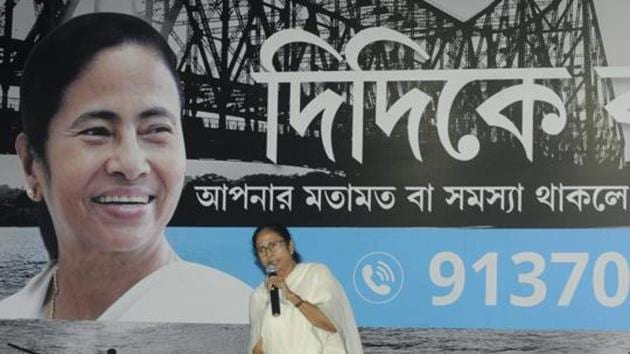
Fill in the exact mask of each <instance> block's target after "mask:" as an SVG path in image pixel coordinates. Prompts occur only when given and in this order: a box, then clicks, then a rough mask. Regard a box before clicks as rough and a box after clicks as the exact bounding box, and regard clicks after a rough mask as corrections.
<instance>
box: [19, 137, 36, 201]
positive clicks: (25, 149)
mask: <svg viewBox="0 0 630 354" xmlns="http://www.w3.org/2000/svg"><path fill="white" fill-rule="evenodd" d="M15 151H16V152H17V154H18V157H19V158H20V161H21V162H22V171H24V176H26V194H27V195H28V197H29V198H30V199H31V200H32V201H34V202H39V201H41V200H42V190H41V183H40V181H39V179H38V178H37V174H36V173H35V168H36V167H35V164H36V163H37V161H36V160H35V156H34V155H33V151H32V149H31V146H30V143H29V142H28V137H27V136H26V134H24V133H20V134H18V136H17V138H16V139H15Z"/></svg>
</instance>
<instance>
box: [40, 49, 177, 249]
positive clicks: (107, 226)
mask: <svg viewBox="0 0 630 354" xmlns="http://www.w3.org/2000/svg"><path fill="white" fill-rule="evenodd" d="M48 135H49V138H48V141H47V143H46V157H47V162H48V163H47V165H48V170H47V171H46V169H45V168H44V165H43V162H42V161H38V162H36V165H35V168H34V174H35V177H36V179H37V181H38V184H39V185H41V186H42V192H43V196H44V199H45V201H46V205H47V206H48V209H49V211H50V214H51V216H52V219H53V223H54V226H55V231H56V233H57V236H58V241H59V246H60V247H59V248H60V251H61V255H62V256H64V254H65V253H72V252H74V251H79V252H84V251H93V252H94V251H95V252H101V253H103V252H104V253H108V252H109V253H111V252H114V253H118V252H135V251H141V250H142V249H145V248H147V247H148V248H151V247H152V246H155V245H157V244H158V243H159V242H161V238H162V237H163V233H164V229H165V227H166V224H167V223H168V221H169V220H170V218H171V216H172V215H173V212H174V210H175V207H176V205H177V201H178V200H179V196H180V193H181V190H182V186H183V181H184V170H185V164H186V157H185V151H184V140H183V134H182V127H181V122H180V102H179V95H178V91H177V86H176V83H175V80H174V79H173V77H172V75H171V74H170V73H169V71H168V69H167V67H166V66H165V65H164V64H163V63H162V62H161V61H160V59H159V58H158V56H157V55H156V54H154V52H152V51H151V50H150V49H147V48H145V47H142V46H139V45H134V44H125V45H121V46H118V47H113V48H110V49H106V50H104V51H102V52H100V53H99V54H97V56H96V57H95V58H94V59H93V60H92V61H91V62H90V63H89V64H88V65H87V67H86V68H85V69H84V70H83V72H82V73H81V74H80V75H79V77H78V78H77V79H76V80H75V81H74V82H73V83H72V84H70V86H68V87H67V89H66V91H65V93H64V96H63V100H62V103H61V107H60V109H59V111H58V112H57V114H56V115H55V116H54V117H53V119H52V121H51V125H50V128H49V132H48Z"/></svg>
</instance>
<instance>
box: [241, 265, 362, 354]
mask: <svg viewBox="0 0 630 354" xmlns="http://www.w3.org/2000/svg"><path fill="white" fill-rule="evenodd" d="M286 283H287V286H288V287H289V289H291V291H293V292H295V293H296V294H298V295H299V296H300V297H302V299H304V300H306V301H308V302H310V303H311V304H313V305H315V306H317V307H318V308H319V309H320V310H321V311H322V312H323V313H324V314H325V315H326V317H328V319H329V320H330V321H331V322H332V323H333V324H334V325H335V328H336V329H337V332H336V333H331V332H328V331H325V330H323V329H319V328H317V327H315V326H313V325H312V324H311V323H310V322H309V321H308V320H307V319H306V317H304V315H303V314H302V313H301V312H300V310H299V309H298V308H295V306H293V304H292V303H290V302H288V300H286V299H284V298H283V296H282V295H281V296H280V299H281V300H280V304H281V305H280V316H278V317H274V316H272V315H271V310H270V304H269V292H268V291H267V290H266V289H265V287H264V282H263V283H262V284H261V285H260V286H259V287H258V288H256V290H254V293H253V294H252V296H251V299H250V314H249V315H250V339H249V347H248V348H249V352H248V353H251V352H252V349H253V347H254V345H255V344H256V342H257V341H258V339H259V338H262V341H263V351H264V353H265V354H270V353H272V354H283V353H300V354H320V353H326V354H336V353H347V354H361V353H363V349H362V347H361V340H360V338H359V332H358V330H357V326H356V323H355V320H354V315H353V314H352V309H351V307H350V303H349V302H348V299H347V298H346V294H345V292H344V291H343V288H342V287H341V285H340V284H339V282H338V281H337V280H336V279H335V278H334V276H333V275H332V274H331V273H330V271H329V270H328V268H327V267H326V266H324V265H322V264H316V263H298V264H297V265H296V267H295V268H294V269H293V270H292V271H291V273H290V274H289V276H288V277H287V279H286Z"/></svg>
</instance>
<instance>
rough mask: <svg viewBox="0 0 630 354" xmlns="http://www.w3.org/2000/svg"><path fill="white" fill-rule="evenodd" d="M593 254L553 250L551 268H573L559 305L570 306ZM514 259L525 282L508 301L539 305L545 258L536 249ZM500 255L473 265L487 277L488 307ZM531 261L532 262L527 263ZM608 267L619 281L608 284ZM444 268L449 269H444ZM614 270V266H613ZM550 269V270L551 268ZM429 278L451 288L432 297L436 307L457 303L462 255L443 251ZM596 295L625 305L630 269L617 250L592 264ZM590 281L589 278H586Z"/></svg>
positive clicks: (494, 296)
mask: <svg viewBox="0 0 630 354" xmlns="http://www.w3.org/2000/svg"><path fill="white" fill-rule="evenodd" d="M590 258H591V255H590V254H589V253H586V252H554V253H551V254H550V260H549V261H550V263H551V264H552V266H550V267H549V268H552V267H559V266H560V265H563V266H564V267H570V272H569V274H568V276H567V277H566V279H565V280H564V284H555V283H554V286H562V291H561V293H560V295H559V296H558V298H557V300H555V299H554V301H556V304H557V305H558V306H569V305H570V304H571V300H572V299H573V296H574V295H575V292H576V289H577V288H578V285H579V284H580V282H581V281H582V280H583V275H584V273H585V270H586V268H587V267H588V266H589V265H590V264H589V262H590V261H591V259H590ZM511 261H512V263H513V265H514V266H515V267H518V268H519V269H526V271H523V272H518V273H516V279H515V280H516V281H517V282H518V283H519V284H522V285H521V286H520V287H519V291H518V292H519V293H511V294H509V303H510V304H511V305H513V306H519V307H532V306H536V305H538V304H540V303H542V302H543V301H545V298H546V297H547V284H546V283H545V282H544V280H543V279H541V276H542V275H543V274H544V273H545V270H546V266H547V262H546V260H545V258H544V257H543V256H542V255H541V254H539V253H536V252H520V253H516V254H514V255H512V257H511ZM498 263H499V254H498V253H497V252H488V253H485V254H484V255H483V256H481V257H480V258H479V259H477V260H476V261H475V262H474V263H473V264H472V270H474V271H475V272H476V273H481V274H483V275H485V277H484V285H485V290H484V303H485V305H487V306H495V305H497V294H498V291H499V290H498V289H499V279H498V268H499V267H498ZM528 264H529V265H528ZM609 267H614V268H616V269H615V270H616V275H617V277H616V278H617V279H616V283H615V284H612V283H611V284H608V285H609V286H607V284H606V281H607V279H608V281H611V280H610V278H611V277H606V272H607V269H608V268H609ZM444 268H450V269H448V270H447V271H444ZM611 270H612V269H611ZM548 271H551V270H548ZM429 277H430V278H431V281H432V282H433V284H434V285H436V286H438V287H441V288H449V291H448V292H447V293H445V294H443V295H435V296H432V298H431V300H432V304H433V306H447V305H451V304H453V303H455V302H456V301H457V300H458V299H459V298H460V297H461V295H462V293H463V292H464V288H465V285H466V266H465V263H464V261H463V260H462V258H461V257H460V256H459V255H458V254H456V253H453V252H448V251H445V252H440V253H437V254H435V255H434V256H433V258H432V259H431V262H430V265H429ZM590 280H591V284H592V288H593V295H594V296H595V299H596V300H597V302H599V303H600V304H601V305H602V306H605V307H617V306H620V305H622V304H623V303H624V302H625V301H626V298H627V297H628V291H629V290H630V270H629V269H628V261H627V260H626V258H625V257H624V256H623V255H622V254H620V253H618V252H605V253H602V254H600V255H599V256H598V257H597V258H596V259H595V260H594V263H593V271H592V277H591V279H590ZM585 281H587V280H585Z"/></svg>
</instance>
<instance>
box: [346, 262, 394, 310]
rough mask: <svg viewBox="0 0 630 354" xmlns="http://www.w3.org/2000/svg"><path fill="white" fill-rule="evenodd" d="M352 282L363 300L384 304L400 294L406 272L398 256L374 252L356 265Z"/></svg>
mask: <svg viewBox="0 0 630 354" xmlns="http://www.w3.org/2000/svg"><path fill="white" fill-rule="evenodd" d="M352 282H353V283H354V289H355V290H356V292H357V293H358V294H359V296H361V298H363V300H365V301H367V302H369V303H372V304H384V303H388V302H390V301H392V300H394V299H395V298H396V296H398V294H399V293H400V291H401V290H402V287H403V284H404V282H405V274H404V272H403V269H402V266H401V265H400V262H399V261H398V259H396V257H394V256H392V255H391V254H389V253H386V252H372V253H368V254H366V255H365V256H363V257H361V259H359V261H358V262H357V264H356V266H355V267H354V272H353V278H352Z"/></svg>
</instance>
